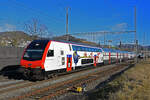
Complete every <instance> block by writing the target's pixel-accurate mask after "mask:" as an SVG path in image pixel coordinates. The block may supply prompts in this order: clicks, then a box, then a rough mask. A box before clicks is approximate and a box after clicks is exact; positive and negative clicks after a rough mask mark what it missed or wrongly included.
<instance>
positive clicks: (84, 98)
mask: <svg viewBox="0 0 150 100" xmlns="http://www.w3.org/2000/svg"><path fill="white" fill-rule="evenodd" d="M128 67H129V66H126V67H125V68H123V69H121V70H120V71H117V72H115V73H112V74H111V75H109V76H105V77H103V78H100V79H97V80H95V81H94V82H91V83H88V84H86V88H85V92H82V93H77V92H69V93H66V94H63V95H60V96H57V97H54V98H52V100H93V99H92V98H90V95H89V94H90V93H91V92H93V91H96V90H97V89H99V88H100V87H102V86H103V85H105V84H106V83H108V82H109V81H110V80H111V78H112V76H113V75H115V74H116V73H119V72H122V71H124V70H126V69H127V68H128Z"/></svg>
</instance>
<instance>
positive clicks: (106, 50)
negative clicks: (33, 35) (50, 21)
mask: <svg viewBox="0 0 150 100" xmlns="http://www.w3.org/2000/svg"><path fill="white" fill-rule="evenodd" d="M33 41H35V42H40V41H41V42H43V43H47V42H49V41H56V42H62V43H68V44H72V45H79V46H86V47H92V48H99V49H102V51H104V52H118V53H130V54H134V52H129V51H121V50H115V49H110V48H101V47H97V46H93V45H89V44H85V43H76V42H72V41H64V40H49V39H44V40H42V39H41V40H33Z"/></svg>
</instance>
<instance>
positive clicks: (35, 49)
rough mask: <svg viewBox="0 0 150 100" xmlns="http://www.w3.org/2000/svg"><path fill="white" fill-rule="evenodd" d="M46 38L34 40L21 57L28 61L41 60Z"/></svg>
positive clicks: (46, 41) (46, 42)
mask: <svg viewBox="0 0 150 100" xmlns="http://www.w3.org/2000/svg"><path fill="white" fill-rule="evenodd" d="M48 42H49V41H48V40H34V41H33V42H31V43H30V44H29V46H28V47H27V49H26V51H25V53H24V55H23V59H24V60H28V61H35V60H41V59H42V57H43V53H44V50H45V48H46V45H47V44H48Z"/></svg>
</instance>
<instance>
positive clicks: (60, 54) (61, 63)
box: [57, 48, 65, 68]
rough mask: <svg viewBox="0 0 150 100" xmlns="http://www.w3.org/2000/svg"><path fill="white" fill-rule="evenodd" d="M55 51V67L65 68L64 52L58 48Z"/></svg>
mask: <svg viewBox="0 0 150 100" xmlns="http://www.w3.org/2000/svg"><path fill="white" fill-rule="evenodd" d="M57 51H58V52H57V65H58V66H59V67H60V68H65V50H63V49H61V48H58V49H57Z"/></svg>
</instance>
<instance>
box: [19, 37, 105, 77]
mask: <svg viewBox="0 0 150 100" xmlns="http://www.w3.org/2000/svg"><path fill="white" fill-rule="evenodd" d="M100 63H103V53H102V49H101V48H97V47H92V46H86V45H80V44H75V43H67V42H58V41H53V40H34V41H32V42H31V43H30V44H29V45H28V46H27V48H26V49H25V51H24V54H23V57H22V59H21V66H22V67H21V68H20V72H23V73H24V74H25V76H27V77H32V78H34V79H40V78H41V79H43V78H44V77H45V76H48V74H51V73H54V72H61V71H71V70H72V69H76V68H78V67H84V66H87V65H94V66H96V65H97V64H100Z"/></svg>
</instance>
